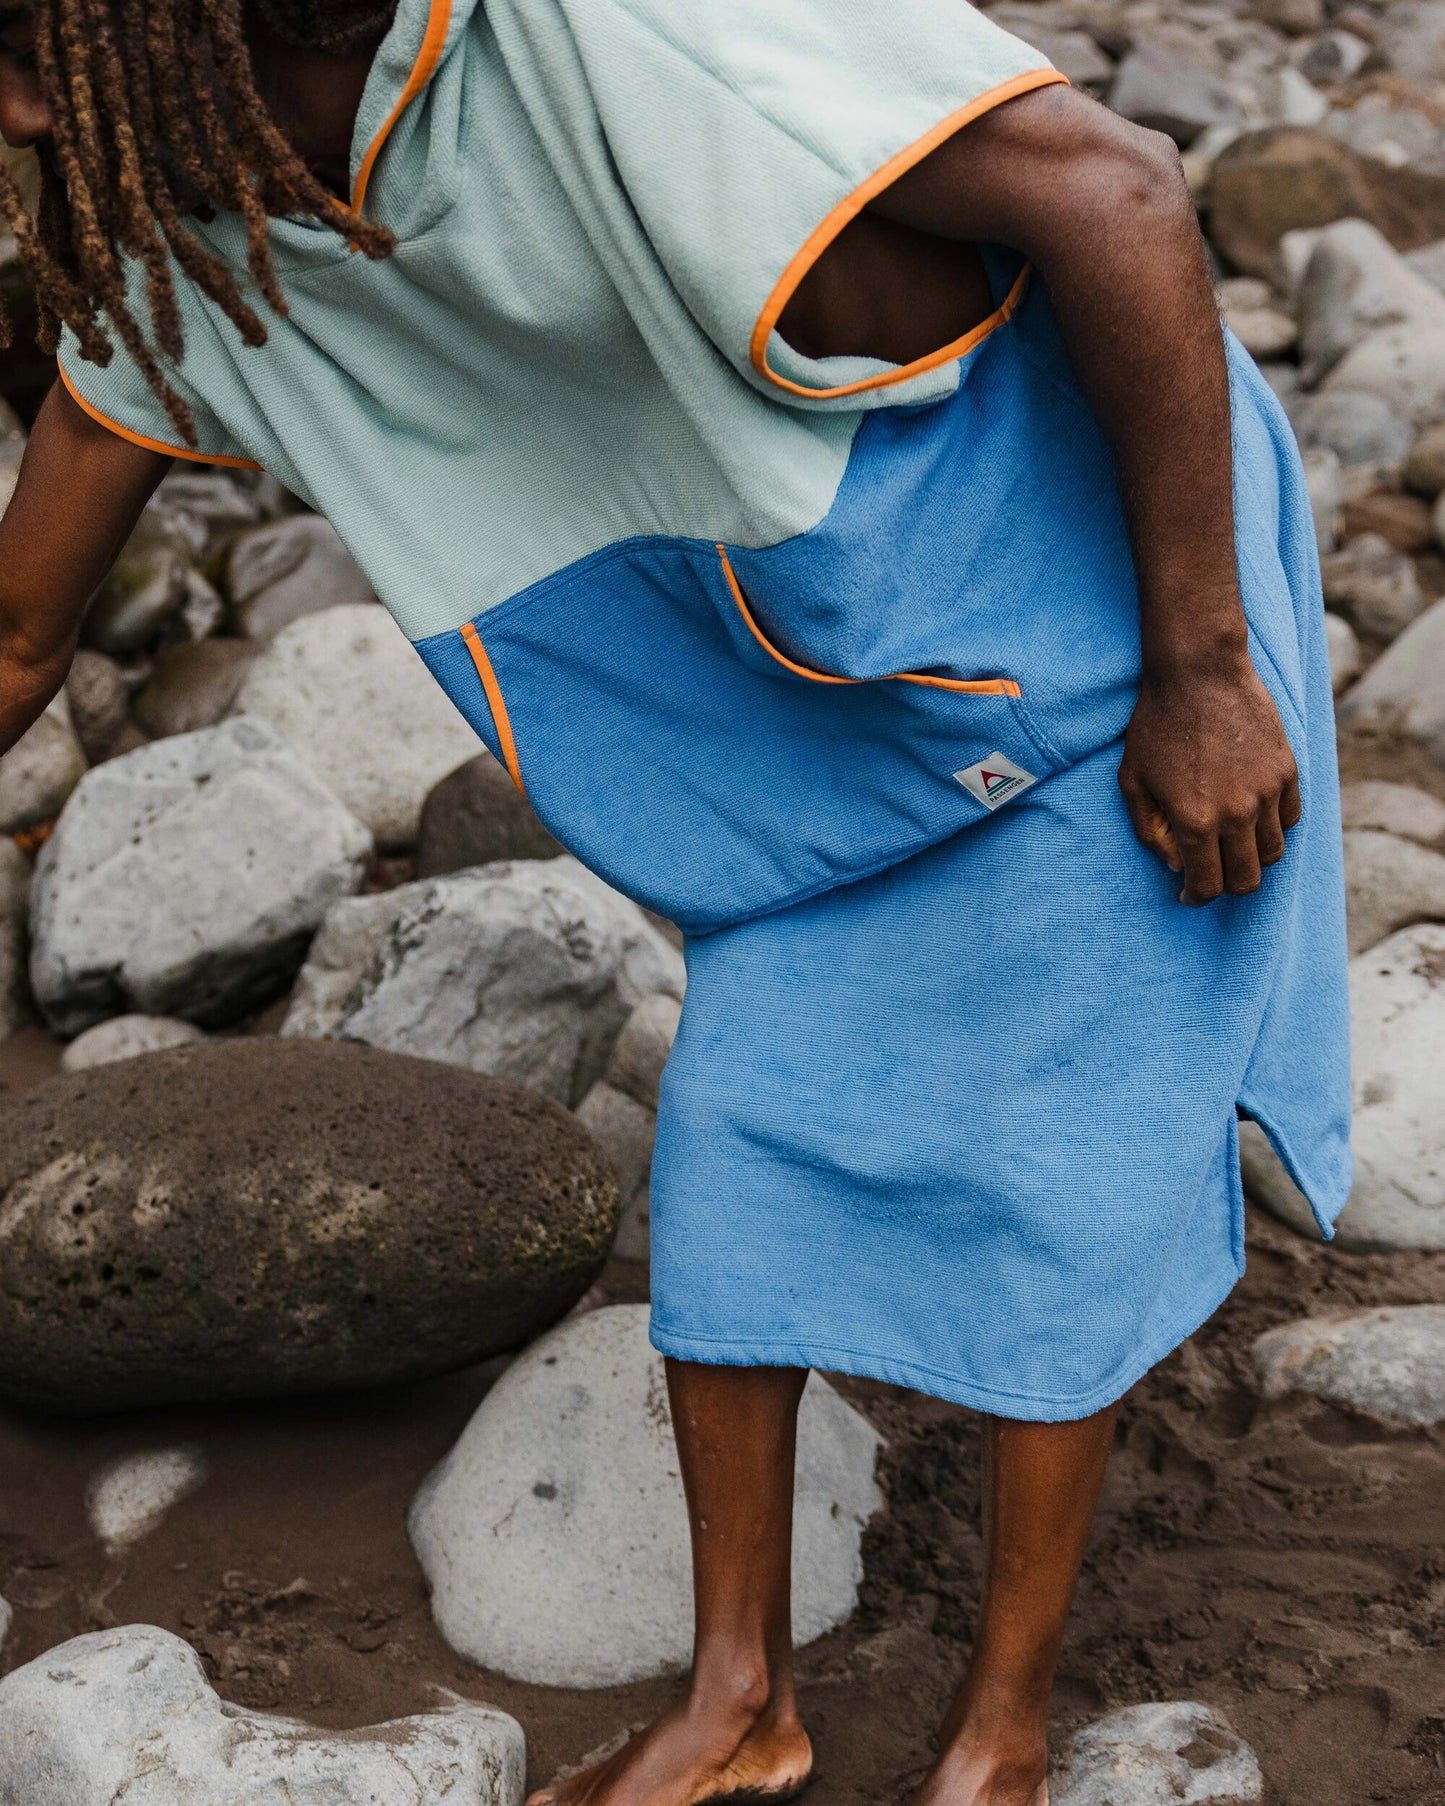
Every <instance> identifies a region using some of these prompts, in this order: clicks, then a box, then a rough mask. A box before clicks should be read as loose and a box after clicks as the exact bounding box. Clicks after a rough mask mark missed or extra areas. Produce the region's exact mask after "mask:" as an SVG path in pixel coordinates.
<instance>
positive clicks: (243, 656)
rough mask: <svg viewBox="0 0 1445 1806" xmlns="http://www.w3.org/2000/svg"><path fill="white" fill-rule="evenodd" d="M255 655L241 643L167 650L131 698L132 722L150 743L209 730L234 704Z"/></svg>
mask: <svg viewBox="0 0 1445 1806" xmlns="http://www.w3.org/2000/svg"><path fill="white" fill-rule="evenodd" d="M255 656H256V648H255V647H254V646H253V645H252V644H251V643H250V642H249V641H247V640H200V641H198V642H197V643H195V644H194V645H191V644H186V643H182V644H181V645H178V646H167V647H166V649H165V651H164V652H162V653H161V655H160V657H159V658H158V659H157V660H156V665H155V670H154V671H152V673H151V675H150V677H149V678H148V679H147V681H146V683H145V686H144V688H143V689H142V690H141V692H140V694H139V695H138V696H137V697H136V699H135V718H136V720H137V721H138V722H139V723H140V725H141V727H142V728H144V729H145V731H146V733H148V734H149V735H151V737H152V738H153V739H156V740H163V739H165V738H167V736H169V735H171V734H190V733H194V732H195V731H196V729H197V728H202V727H214V726H215V724H216V723H217V722H218V721H219V720H221V718H222V717H223V716H224V715H225V714H226V712H227V710H228V709H229V708H230V707H231V704H232V703H233V702H234V701H235V700H236V693H237V691H238V690H239V689H240V688H241V684H242V681H243V680H244V678H245V676H246V673H247V671H248V670H250V668H251V664H252V661H253V660H254V659H255Z"/></svg>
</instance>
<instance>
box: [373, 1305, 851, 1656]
mask: <svg viewBox="0 0 1445 1806" xmlns="http://www.w3.org/2000/svg"><path fill="white" fill-rule="evenodd" d="M647 1322H648V1311H647V1306H646V1305H615V1306H611V1307H609V1308H605V1309H602V1310H595V1311H590V1312H588V1313H587V1314H586V1315H585V1316H581V1317H577V1318H574V1319H573V1320H571V1321H570V1322H568V1323H565V1324H563V1325H562V1326H561V1327H560V1328H558V1329H557V1330H555V1331H554V1332H553V1333H552V1334H551V1335H550V1336H548V1337H546V1338H545V1340H543V1341H541V1342H539V1343H537V1344H536V1345H535V1346H534V1347H532V1348H529V1349H528V1350H527V1351H526V1353H525V1354H523V1355H522V1356H521V1357H520V1359H518V1360H517V1361H516V1362H514V1363H513V1365H512V1366H511V1367H509V1368H508V1370H507V1371H506V1373H504V1374H503V1376H502V1378H501V1379H500V1380H499V1381H498V1382H497V1384H496V1385H495V1386H494V1387H493V1388H492V1390H491V1392H489V1393H488V1395H487V1396H486V1398H485V1399H484V1400H483V1401H482V1403H481V1405H480V1406H479V1407H478V1408H477V1411H476V1412H475V1414H474V1415H473V1417H472V1420H471V1422H470V1423H469V1424H468V1425H467V1427H466V1429H465V1430H464V1431H463V1432H462V1436H461V1439H460V1441H459V1442H458V1443H457V1444H456V1446H455V1447H454V1448H453V1449H452V1451H451V1453H450V1454H449V1455H448V1456H447V1457H446V1458H445V1460H444V1461H443V1462H442V1463H441V1465H440V1467H438V1468H437V1469H436V1470H435V1471H434V1472H433V1473H432V1475H431V1476H430V1477H429V1478H428V1479H427V1481H426V1482H425V1483H424V1484H423V1486H422V1488H421V1490H420V1492H419V1493H418V1494H417V1497H416V1499H415V1500H414V1501H413V1503H412V1507H411V1511H410V1514H409V1516H408V1528H409V1530H410V1533H411V1540H412V1545H413V1547H414V1548H415V1550H416V1552H417V1556H418V1558H419V1559H420V1561H421V1564H422V1567H423V1568H424V1569H425V1570H426V1574H427V1578H428V1580H429V1581H430V1582H431V1587H432V1612H433V1615H434V1616H435V1618H436V1622H437V1627H438V1629H439V1630H440V1631H441V1633H442V1635H443V1636H444V1637H445V1638H446V1640H447V1642H448V1643H450V1644H451V1646H452V1647H453V1648H454V1649H456V1650H457V1651H459V1653H461V1654H462V1655H464V1656H466V1657H468V1658H469V1659H470V1660H471V1661H474V1662H477V1663H480V1664H481V1665H482V1666H483V1667H486V1668H491V1669H496V1670H498V1671H500V1672H501V1673H503V1674H507V1675H512V1676H514V1677H515V1678H517V1679H519V1680H527V1681H535V1682H540V1683H541V1684H543V1685H546V1686H553V1687H609V1686H616V1685H620V1684H622V1683H624V1682H627V1681H633V1680H641V1679H643V1678H645V1677H647V1676H650V1675H656V1674H663V1673H667V1672H669V1671H675V1670H678V1669H681V1668H683V1667H685V1666H686V1664H687V1661H688V1657H689V1654H690V1650H691V1643H692V1566H691V1559H690V1554H689V1546H688V1533H687V1512H686V1508H685V1505H684V1501H683V1493H682V1481H681V1477H680V1475H679V1472H678V1465H677V1452H676V1449H675V1447H674V1445H673V1439H672V1421H671V1414H670V1412H669V1409H668V1401H667V1386H666V1381H665V1379H664V1377H663V1366H662V1359H661V1357H660V1356H659V1355H658V1354H657V1353H655V1351H654V1350H653V1349H652V1348H651V1346H650V1345H649V1343H648V1340H647ZM877 1446H878V1437H877V1435H876V1433H875V1432H874V1431H873V1429H872V1428H871V1427H870V1426H869V1425H868V1423H867V1422H866V1421H865V1420H864V1419H863V1418H862V1417H860V1416H859V1414H858V1413H857V1412H856V1411H855V1410H853V1408H852V1407H851V1406H850V1405H847V1404H845V1403H844V1401H843V1400H842V1399H841V1398H840V1397H839V1396H838V1394H837V1393H836V1392H834V1391H833V1389H832V1388H831V1387H830V1386H829V1385H828V1384H827V1383H826V1382H825V1381H824V1380H822V1379H821V1378H820V1377H819V1376H818V1375H817V1374H814V1375H812V1376H811V1377H810V1379H809V1381H808V1388H807V1391H806V1392H805V1393H804V1396H803V1404H802V1408H801V1410H800V1412H799V1415H798V1453H797V1468H796V1476H797V1479H796V1484H797V1503H796V1506H795V1510H794V1522H793V1636H794V1640H795V1642H797V1643H800V1644H802V1643H807V1642H811V1641H812V1639H813V1638H815V1637H818V1636H821V1635H822V1634H823V1632H824V1631H827V1630H831V1629H832V1628H833V1627H834V1626H835V1625H838V1624H841V1623H842V1622H843V1621H844V1620H845V1619H846V1618H847V1617H848V1616H849V1614H850V1613H851V1612H852V1610H853V1606H854V1603H855V1600H856V1597H857V1588H858V1582H859V1580H860V1579H861V1578H862V1572H863V1565H862V1559H861V1555H860V1547H859V1545H860V1539H861V1536H862V1531H863V1526H864V1524H865V1523H866V1522H867V1520H868V1518H869V1517H870V1516H871V1515H872V1513H873V1512H874V1511H875V1510H877V1508H878V1507H879V1505H880V1504H881V1503H882V1498H881V1495H880V1493H879V1491H878V1487H877V1484H876V1482H875V1480H874V1478H873V1468H874V1461H875V1458H876V1453H877Z"/></svg>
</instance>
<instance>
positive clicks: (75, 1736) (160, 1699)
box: [0, 1624, 526, 1806]
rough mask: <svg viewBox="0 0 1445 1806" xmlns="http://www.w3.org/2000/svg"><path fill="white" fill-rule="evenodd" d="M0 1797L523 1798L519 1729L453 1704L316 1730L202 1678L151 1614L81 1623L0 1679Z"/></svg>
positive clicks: (190, 1653)
mask: <svg viewBox="0 0 1445 1806" xmlns="http://www.w3.org/2000/svg"><path fill="white" fill-rule="evenodd" d="M0 1719H3V1721H4V1724H5V1727H6V1736H5V1737H4V1738H3V1739H0V1800H4V1801H7V1802H9V1801H14V1802H17V1806H18V1803H19V1802H21V1801H23V1802H24V1806H119V1802H121V1801H125V1802H127V1806H132V1803H133V1806H242V1803H243V1802H245V1803H246V1806H250V1803H252V1802H254V1803H255V1806H263V1803H264V1806H272V1803H273V1802H274V1803H275V1806H285V1803H287V1802H289V1803H291V1806H359V1803H360V1802H362V1801H364V1802H365V1803H366V1806H453V1802H460V1801H462V1800H465V1801H466V1802H467V1806H521V1800H522V1795H523V1791H524V1786H525V1771H526V1740H525V1738H524V1737H523V1734H522V1728H521V1726H520V1725H519V1724H518V1723H517V1722H516V1720H515V1719H512V1718H509V1717H508V1716H507V1715H506V1714H505V1713H503V1712H497V1711H493V1710H491V1709H490V1708H488V1707H484V1706H474V1705H469V1704H462V1703H458V1704H455V1705H451V1706H449V1707H447V1708H445V1709H443V1710H438V1711H435V1712H428V1713H425V1714H419V1715H418V1716H416V1717H414V1718H398V1719H393V1720H391V1721H390V1722H389V1723H387V1724H380V1725H362V1726H358V1727H356V1728H353V1729H349V1730H345V1731H327V1730H320V1729H318V1728H316V1727H315V1726H313V1725H308V1724H303V1723H300V1722H298V1721H297V1720H295V1719H291V1718H282V1717H278V1716H277V1715H275V1714H273V1713H269V1712H250V1711H247V1710H246V1709H245V1708H243V1707H241V1706H237V1705H233V1704H231V1703H230V1702H229V1701H228V1700H223V1699H221V1698H220V1697H219V1696H218V1695H217V1694H216V1693H215V1692H214V1691H213V1690H212V1688H211V1685H210V1682H209V1681H208V1680H207V1679H206V1674H205V1670H204V1669H203V1668H202V1666H201V1658H200V1657H199V1656H198V1655H197V1654H196V1652H195V1650H193V1649H192V1648H191V1646H190V1645H189V1644H188V1643H184V1642H182V1640H181V1639H180V1638H179V1637H174V1636H172V1635H171V1634H170V1633H169V1632H168V1631H164V1630H160V1629H158V1628H157V1627H156V1626H155V1625H151V1624H125V1625H122V1626H120V1627H119V1628H118V1629H116V1630H101V1631H92V1632H90V1633H89V1634H88V1635H86V1636H80V1637H73V1638H72V1639H71V1640H70V1641H69V1642H68V1643H61V1644H58V1645H57V1646H56V1647H55V1648H54V1649H50V1650H47V1651H46V1653H45V1654H44V1655H43V1656H40V1657H38V1658H37V1659H36V1660H35V1661H33V1662H29V1663H27V1664H26V1665H25V1666H24V1667H23V1668H17V1669H15V1670H14V1672H13V1673H11V1674H9V1675H7V1676H6V1677H5V1679H4V1680H3V1681H0Z"/></svg>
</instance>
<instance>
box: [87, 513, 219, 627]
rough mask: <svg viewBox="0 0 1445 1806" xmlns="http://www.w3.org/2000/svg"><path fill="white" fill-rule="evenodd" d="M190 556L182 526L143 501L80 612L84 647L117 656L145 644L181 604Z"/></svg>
mask: <svg viewBox="0 0 1445 1806" xmlns="http://www.w3.org/2000/svg"><path fill="white" fill-rule="evenodd" d="M193 557H194V547H193V545H192V544H191V542H190V541H189V540H188V538H187V535H186V533H185V531H184V528H183V526H182V524H181V523H180V522H179V521H177V520H176V518H175V517H174V516H173V515H171V514H170V513H169V511H168V510H167V509H166V508H164V507H163V506H162V505H161V504H160V503H159V502H156V501H154V500H153V501H151V502H149V503H148V504H147V506H146V508H145V511H144V512H143V513H142V515H141V517H140V519H139V521H137V523H136V525H135V529H134V531H133V532H132V533H131V536H130V538H129V539H128V540H127V541H126V542H125V544H124V546H122V548H121V550H120V554H119V556H118V557H117V558H116V561H115V563H114V565H113V566H112V567H111V570H110V573H109V575H108V576H107V577H106V578H105V580H104V582H103V583H102V584H101V586H100V588H99V590H98V591H97V592H96V595H95V599H94V600H93V601H92V602H91V604H90V607H89V609H88V610H87V611H86V616H85V622H84V626H83V628H82V633H83V637H84V639H85V641H86V643H87V645H91V646H94V647H96V648H98V649H99V650H100V651H101V652H109V653H112V654H114V655H117V656H121V657H124V656H125V655H126V654H128V653H132V652H139V651H140V650H141V649H142V648H143V647H145V646H148V645H150V644H151V643H152V641H154V640H155V639H157V638H158V637H159V635H160V634H161V633H162V631H163V630H164V629H165V627H166V626H167V624H168V623H169V622H170V621H171V620H172V618H173V617H174V616H175V615H176V614H177V613H178V612H179V610H180V609H181V608H182V606H183V605H184V603H185V602H186V599H187V596H188V593H189V591H188V586H187V581H186V579H187V576H188V574H189V573H190V571H191V568H192V562H193Z"/></svg>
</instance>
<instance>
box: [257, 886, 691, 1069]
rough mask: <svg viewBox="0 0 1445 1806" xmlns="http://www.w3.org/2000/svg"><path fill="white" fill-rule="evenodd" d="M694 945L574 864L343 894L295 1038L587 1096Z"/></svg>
mask: <svg viewBox="0 0 1445 1806" xmlns="http://www.w3.org/2000/svg"><path fill="white" fill-rule="evenodd" d="M683 983H684V968H683V962H682V955H681V954H680V953H679V952H678V951H677V950H676V949H675V948H674V947H672V946H671V945H670V944H669V943H668V942H667V941H666V940H665V939H664V938H663V936H662V935H661V934H660V933H659V932H658V931H657V929H656V928H654V927H653V926H652V925H651V923H650V922H648V920H647V918H646V917H645V916H644V915H643V913H642V911H641V910H640V909H638V908H637V906H636V905H635V904H633V903H629V902H628V901H627V900H626V898H624V897H620V896H618V894H617V892H616V891H614V890H610V889H609V888H608V886H607V885H605V884H604V883H603V882H602V880H601V879H600V878H595V877H593V875H592V874H591V873H590V872H588V871H587V870H586V869H585V868H584V867H583V866H581V865H579V864H578V863H577V861H576V860H575V859H543V860H515V861H512V862H511V863H509V864H504V865H488V866H481V867H477V868H474V869H472V870H470V871H464V872H453V873H451V874H450V875H449V876H447V877H443V878H428V879H423V880H420V881H419V882H417V883H414V884H402V885H398V886H397V888H396V889H395V890H389V891H383V892H381V893H380V894H378V895H376V896H371V897H356V898H352V899H350V900H348V901H347V902H345V903H343V904H338V905H337V906H336V907H335V908H333V909H332V910H331V912H330V913H329V914H328V916H327V918H326V920H325V922H324V923H323V924H322V928H321V932H320V934H318V935H317V937H316V940H315V943H314V944H313V946H312V948H311V953H310V956H309V958H308V959H307V962H306V965H305V967H304V969H303V971H302V973H301V977H300V981H299V982H298V984H297V986H296V994H295V998H294V1001H293V1002H292V1005H291V1010H290V1013H289V1014H288V1015H287V1017H286V1021H285V1023H284V1025H283V1026H282V1029H281V1033H282V1034H283V1035H303V1036H323V1035H324V1036H331V1037H335V1038H338V1039H341V1040H347V1041H366V1042H369V1043H370V1044H371V1045H372V1046H374V1047H386V1048H390V1049H392V1050H393V1051H394V1052H398V1053H412V1054H419V1055H421V1056H422V1057H423V1058H426V1059H430V1060H441V1061H445V1062H446V1063H447V1064H448V1065H454V1066H468V1067H470V1068H471V1069H472V1070H473V1071H475V1072H486V1073H491V1074H493V1075H494V1076H495V1077H498V1078H507V1079H512V1080H514V1081H516V1082H518V1083H520V1084H524V1085H530V1086H534V1087H535V1088H536V1089H537V1090H539V1091H545V1092H546V1093H547V1094H548V1095H549V1096H551V1097H555V1098H557V1099H559V1100H560V1101H561V1102H563V1103H566V1104H572V1103H576V1102H577V1101H578V1100H579V1099H580V1098H581V1097H582V1096H583V1095H584V1094H585V1093H586V1091H587V1088H588V1087H589V1086H590V1085H591V1084H592V1082H593V1080H594V1079H596V1078H598V1077H599V1076H600V1075H601V1072H602V1069H603V1068H604V1066H605V1065H606V1063H607V1059H608V1056H609V1054H610V1052H611V1049H612V1044H613V1042H614V1041H615V1040H616V1039H617V1035H618V1032H619V1031H620V1029H621V1027H622V1024H623V1023H624V1022H625V1021H626V1020H627V1017H628V1015H629V1014H630V1013H631V1011H632V1010H633V1009H635V1008H636V1006H637V1004H638V1003H640V1002H641V1000H642V999H643V998H644V997H646V996H650V995H651V994H652V993H653V992H654V991H665V992H667V993H668V994H670V995H672V996H674V997H680V996H681V995H682V988H683Z"/></svg>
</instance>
